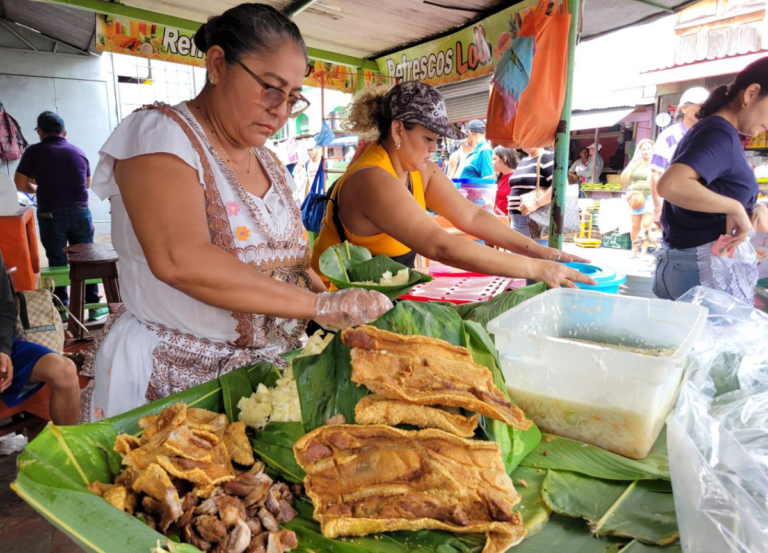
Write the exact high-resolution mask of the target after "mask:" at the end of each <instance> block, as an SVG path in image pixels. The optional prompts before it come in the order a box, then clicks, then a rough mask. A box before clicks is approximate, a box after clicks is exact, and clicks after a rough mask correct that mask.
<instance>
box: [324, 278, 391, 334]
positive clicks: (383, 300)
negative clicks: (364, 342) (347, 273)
mask: <svg viewBox="0 0 768 553" xmlns="http://www.w3.org/2000/svg"><path fill="white" fill-rule="evenodd" d="M392 307H393V305H392V302H391V301H390V300H389V298H388V297H387V296H385V295H384V294H382V293H380V292H376V291H373V290H365V289H363V288H347V289H345V290H339V291H338V292H323V293H322V294H318V295H317V301H316V302H315V311H316V314H315V317H314V319H315V321H316V322H317V323H318V324H319V325H320V326H322V327H323V328H325V329H326V330H334V331H337V330H344V329H345V328H349V327H351V326H358V325H361V324H365V323H370V322H373V321H375V320H376V319H378V318H379V317H381V316H382V315H383V314H384V313H386V312H387V311H389V310H390V309H392Z"/></svg>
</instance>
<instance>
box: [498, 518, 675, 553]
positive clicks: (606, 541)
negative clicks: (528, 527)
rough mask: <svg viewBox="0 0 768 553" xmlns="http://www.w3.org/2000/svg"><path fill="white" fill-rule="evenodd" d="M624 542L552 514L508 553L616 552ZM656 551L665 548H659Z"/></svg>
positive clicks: (571, 519) (575, 521) (576, 520)
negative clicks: (602, 536) (539, 530)
mask: <svg viewBox="0 0 768 553" xmlns="http://www.w3.org/2000/svg"><path fill="white" fill-rule="evenodd" d="M626 543H627V542H626V540H621V539H619V538H613V537H604V538H595V537H594V536H592V535H591V534H590V533H589V532H588V531H587V528H586V525H585V524H584V521H583V520H579V519H573V518H565V517H561V516H559V515H552V518H551V519H550V521H549V523H548V524H547V526H546V528H544V529H543V530H542V531H541V532H539V533H538V534H535V535H534V536H531V537H530V538H527V539H525V540H524V541H523V542H522V543H521V544H520V545H517V546H515V547H514V548H513V549H510V553H513V552H514V553H556V552H563V553H617V552H618V551H619V550H620V549H621V547H622V546H623V545H625V544H626ZM622 551H623V550H622ZM658 553H665V550H663V549H659V551H658Z"/></svg>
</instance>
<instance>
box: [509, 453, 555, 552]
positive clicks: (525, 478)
mask: <svg viewBox="0 0 768 553" xmlns="http://www.w3.org/2000/svg"><path fill="white" fill-rule="evenodd" d="M546 476H547V471H546V470H541V469H532V468H530V467H517V468H516V469H515V470H514V471H513V472H512V474H510V477H511V478H512V483H513V484H514V485H515V489H516V490H517V493H519V494H520V496H521V497H522V499H521V500H520V503H518V504H517V505H515V508H514V510H515V512H516V513H520V514H521V515H522V517H523V526H524V527H525V529H526V531H527V532H528V536H527V537H526V539H530V537H531V536H533V535H534V534H538V533H539V532H541V531H542V530H543V529H544V527H545V526H546V525H547V522H548V521H549V517H550V516H551V515H552V509H550V508H549V506H547V504H546V503H545V502H544V499H543V498H542V497H541V487H542V485H543V484H544V478H546Z"/></svg>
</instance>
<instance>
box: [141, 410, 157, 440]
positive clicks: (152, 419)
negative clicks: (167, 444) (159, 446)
mask: <svg viewBox="0 0 768 553" xmlns="http://www.w3.org/2000/svg"><path fill="white" fill-rule="evenodd" d="M159 418H160V415H147V416H146V417H141V418H140V419H139V428H142V429H143V430H144V432H143V433H142V435H141V441H142V442H148V441H149V440H151V439H152V438H154V436H155V423H156V422H157V419H159Z"/></svg>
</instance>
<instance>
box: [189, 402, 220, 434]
mask: <svg viewBox="0 0 768 553" xmlns="http://www.w3.org/2000/svg"><path fill="white" fill-rule="evenodd" d="M187 426H189V427H190V428H191V429H193V430H195V431H197V430H200V431H204V432H210V433H211V434H215V435H216V436H217V437H218V438H219V440H221V439H222V438H223V437H224V431H225V429H226V427H227V417H226V415H222V414H219V413H214V412H213V411H206V410H205V409H196V408H191V409H187ZM195 433H197V432H195Z"/></svg>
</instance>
